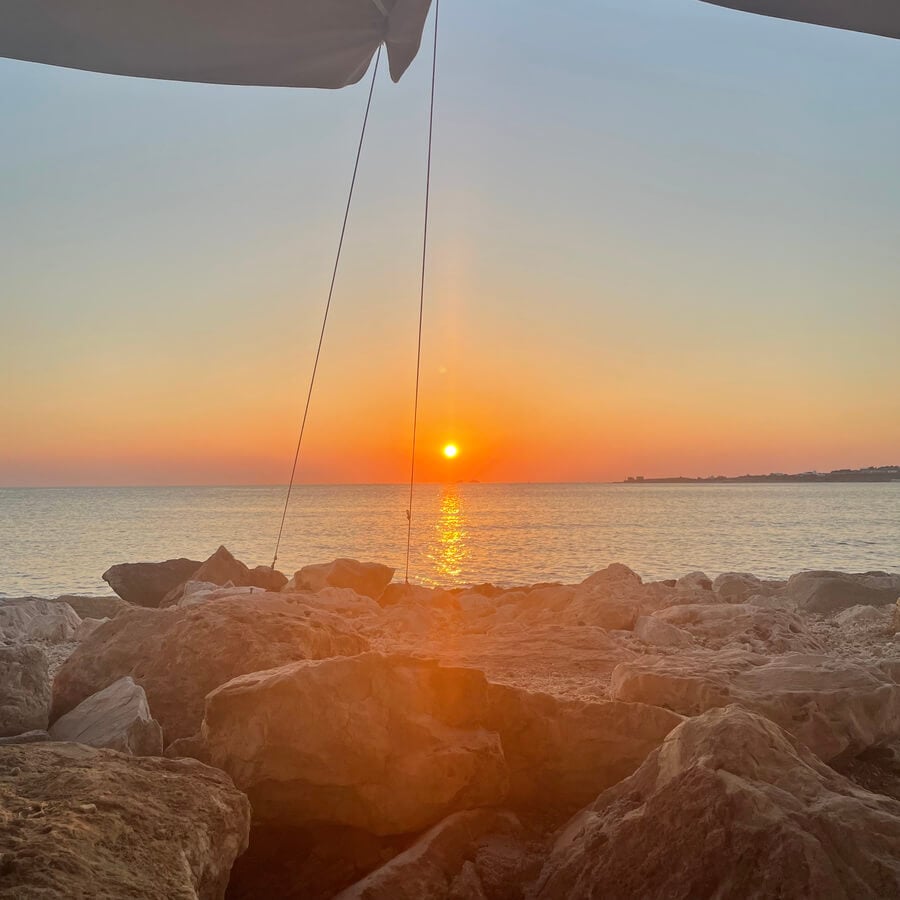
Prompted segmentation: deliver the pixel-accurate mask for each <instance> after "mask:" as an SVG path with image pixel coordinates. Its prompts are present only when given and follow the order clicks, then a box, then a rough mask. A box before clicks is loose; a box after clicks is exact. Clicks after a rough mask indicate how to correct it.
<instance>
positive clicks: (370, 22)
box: [0, 0, 431, 88]
mask: <svg viewBox="0 0 900 900" xmlns="http://www.w3.org/2000/svg"><path fill="white" fill-rule="evenodd" d="M430 4H431V0H0V56H7V57H10V58H12V59H22V60H29V61H31V62H39V63H49V64H50V65H55V66H67V67H69V68H73V69H88V70H90V71H93V72H108V73H111V74H116V75H136V76H140V77H144V78H164V79H169V80H173V81H202V82H210V83H216V84H257V85H282V86H285V87H316V88H340V87H344V86H345V85H348V84H353V83H355V82H357V81H359V79H360V78H362V76H363V75H364V74H365V71H366V69H367V68H368V66H369V63H370V62H371V59H372V56H373V54H374V53H375V51H376V50H377V49H378V46H379V45H380V44H381V43H382V42H383V43H384V44H385V45H386V48H387V53H388V60H389V63H390V70H391V77H392V78H393V79H394V81H398V80H399V79H400V76H401V75H402V74H403V73H404V72H405V71H406V69H407V67H408V66H409V64H410V63H411V62H412V61H413V59H414V58H415V55H416V53H417V52H418V50H419V44H420V42H421V39H422V29H423V28H424V27H425V19H426V17H427V15H428V8H429V6H430Z"/></svg>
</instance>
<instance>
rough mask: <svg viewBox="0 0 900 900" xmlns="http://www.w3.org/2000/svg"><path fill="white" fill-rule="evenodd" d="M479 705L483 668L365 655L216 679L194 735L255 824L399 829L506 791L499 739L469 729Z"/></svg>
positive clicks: (498, 798)
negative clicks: (249, 808)
mask: <svg viewBox="0 0 900 900" xmlns="http://www.w3.org/2000/svg"><path fill="white" fill-rule="evenodd" d="M486 703H487V683H486V681H485V679H484V676H483V675H482V674H481V673H480V672H477V671H474V670H469V669H453V668H444V667H439V666H437V665H436V664H434V663H431V662H427V661H422V660H415V659H411V658H404V657H387V656H384V655H382V654H377V653H367V654H364V655H362V656H356V657H347V658H337V659H328V660H320V661H309V662H301V663H295V664H292V665H287V666H283V667H281V668H278V669H274V670H271V671H266V672H256V673H255V674H252V675H245V676H243V677H240V678H236V679H234V680H232V681H230V682H229V683H227V684H225V685H222V687H220V688H218V689H217V690H215V691H213V692H212V693H211V694H210V695H209V697H208V698H207V701H206V715H205V718H204V720H203V728H202V736H203V739H204V741H205V743H206V753H207V758H208V759H209V761H210V762H211V764H212V765H215V766H217V767H219V768H222V769H224V770H225V771H226V772H228V773H229V774H230V775H231V776H232V778H233V779H234V781H235V784H236V785H238V787H240V788H241V789H242V790H244V791H245V792H246V793H247V794H248V796H249V797H250V801H251V803H252V805H253V812H254V820H255V821H259V822H264V823H265V822H268V823H273V824H284V825H294V826H298V825H304V824H309V823H312V822H326V823H331V824H335V825H348V826H352V827H356V828H363V829H365V830H366V831H369V832H371V833H373V834H377V835H389V834H402V833H405V832H413V831H419V830H421V829H423V828H427V827H429V826H430V825H433V824H434V823H436V822H438V821H440V820H441V819H442V818H444V817H445V816H447V815H449V814H450V813H453V812H456V811H458V810H461V809H467V808H471V807H478V806H490V805H496V804H499V803H502V801H503V800H504V798H505V797H506V794H507V791H508V787H509V772H508V769H507V766H506V761H505V760H504V757H503V751H502V748H501V745H500V739H499V737H498V735H497V734H496V732H491V731H489V730H487V729H485V728H483V727H477V726H474V725H472V724H471V722H472V720H473V719H477V714H478V711H479V710H481V711H483V710H484V709H485V708H486Z"/></svg>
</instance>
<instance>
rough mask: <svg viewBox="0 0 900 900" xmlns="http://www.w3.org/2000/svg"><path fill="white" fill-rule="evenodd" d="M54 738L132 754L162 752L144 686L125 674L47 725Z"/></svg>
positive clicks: (141, 754) (159, 734)
mask: <svg viewBox="0 0 900 900" xmlns="http://www.w3.org/2000/svg"><path fill="white" fill-rule="evenodd" d="M50 737H51V738H52V739H53V740H54V741H60V742H66V741H71V742H74V743H78V744H88V745H89V746H91V747H107V748H109V749H110V750H118V751H120V752H121V753H130V754H131V755H133V756H162V751H163V742H162V729H161V728H160V727H159V723H158V722H157V721H156V720H155V719H154V718H153V716H151V714H150V706H149V705H148V703H147V695H146V694H145V693H144V689H143V688H142V687H141V686H140V685H137V684H135V683H134V681H133V679H131V678H130V677H128V676H127V675H126V676H125V677H123V678H119V679H118V680H117V681H114V682H113V683H112V684H111V685H110V686H109V687H107V688H104V689H103V690H102V691H99V692H98V693H96V694H93V695H92V696H90V697H88V698H87V699H86V700H82V701H81V703H79V704H78V706H76V707H75V709H73V710H71V711H70V712H67V713H66V714H65V715H64V716H62V717H60V718H59V719H57V720H56V721H55V722H54V723H53V725H52V726H51V728H50Z"/></svg>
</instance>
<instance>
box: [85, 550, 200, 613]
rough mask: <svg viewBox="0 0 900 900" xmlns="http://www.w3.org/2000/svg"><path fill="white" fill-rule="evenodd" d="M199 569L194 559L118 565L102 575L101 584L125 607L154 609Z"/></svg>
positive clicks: (197, 562) (198, 563)
mask: <svg viewBox="0 0 900 900" xmlns="http://www.w3.org/2000/svg"><path fill="white" fill-rule="evenodd" d="M200 566H201V563H200V562H199V561H198V560H194V559H184V558H181V559H167V560H165V562H140V563H120V564H118V565H115V566H110V568H108V569H107V570H106V571H105V572H104V573H103V580H104V581H105V582H106V583H107V584H108V585H109V586H110V587H111V588H112V589H113V590H114V591H115V592H116V593H117V594H118V595H119V596H120V597H121V598H122V599H123V600H126V601H127V602H128V603H133V604H134V605H135V606H152V607H156V606H159V605H160V603H162V600H163V597H165V596H166V594H168V593H169V591H171V590H172V589H173V588H175V587H177V586H178V585H179V584H182V583H183V582H185V581H187V580H188V578H190V577H191V575H193V573H194V572H196V571H197V569H199V568H200Z"/></svg>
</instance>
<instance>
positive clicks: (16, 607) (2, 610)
mask: <svg viewBox="0 0 900 900" xmlns="http://www.w3.org/2000/svg"><path fill="white" fill-rule="evenodd" d="M80 624H81V618H80V617H79V616H78V615H77V614H76V612H75V610H74V609H72V607H71V606H69V604H68V603H57V602H55V601H53V600H41V599H39V598H35V597H24V598H21V599H16V600H0V640H6V641H15V642H19V641H21V642H39V643H46V644H63V643H67V642H69V641H73V640H74V639H75V632H76V630H77V629H78V626H79V625H80Z"/></svg>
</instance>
